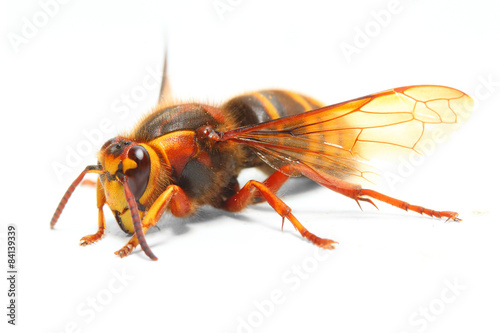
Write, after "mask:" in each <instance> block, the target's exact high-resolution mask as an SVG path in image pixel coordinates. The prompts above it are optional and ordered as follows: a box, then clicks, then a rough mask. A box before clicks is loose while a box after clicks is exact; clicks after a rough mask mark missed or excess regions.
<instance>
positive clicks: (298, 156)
mask: <svg viewBox="0 0 500 333" xmlns="http://www.w3.org/2000/svg"><path fill="white" fill-rule="evenodd" d="M472 106H473V100H472V98H471V97H469V96H468V95H466V94H465V93H463V92H461V91H459V90H456V89H453V88H449V87H443V86H432V85H421V86H407V87H400V88H395V89H391V90H387V91H383V92H380V93H377V94H373V95H368V96H365V97H361V98H357V99H354V100H351V101H347V102H343V103H339V104H335V105H331V106H325V107H323V108H320V109H316V110H312V111H308V112H305V113H302V114H298V115H294V116H290V117H284V118H280V119H276V120H272V121H268V122H265V123H261V124H257V125H253V126H248V127H242V128H238V129H235V130H231V131H228V132H226V133H224V135H223V137H222V140H232V141H236V142H240V143H245V144H247V145H248V146H250V147H251V148H252V149H253V150H254V151H255V152H256V153H257V155H259V156H260V157H261V158H262V159H263V160H264V161H266V163H268V164H269V165H271V166H272V167H274V168H275V169H278V168H280V167H281V166H283V165H284V164H294V163H301V164H306V165H308V166H309V167H312V168H314V169H317V170H320V171H322V172H326V173H327V174H329V175H332V176H334V177H337V178H340V179H344V180H351V181H358V182H360V181H362V180H366V181H369V182H374V179H375V178H376V177H375V178H374V177H372V176H373V175H375V174H376V173H377V170H376V169H375V168H373V167H372V166H370V165H369V164H367V163H366V162H367V161H370V160H372V159H386V160H391V159H392V158H394V157H395V156H400V155H401V154H407V153H409V152H412V151H414V152H417V153H422V152H423V151H424V150H425V149H424V148H425V145H426V144H429V140H433V141H436V138H437V137H442V136H443V135H446V134H447V133H449V132H450V131H452V130H453V129H455V128H456V127H457V125H458V124H460V123H461V122H463V121H464V120H465V119H466V118H468V116H469V115H470V112H471V111H472ZM290 176H294V175H293V174H292V175H290ZM351 178H353V179H351Z"/></svg>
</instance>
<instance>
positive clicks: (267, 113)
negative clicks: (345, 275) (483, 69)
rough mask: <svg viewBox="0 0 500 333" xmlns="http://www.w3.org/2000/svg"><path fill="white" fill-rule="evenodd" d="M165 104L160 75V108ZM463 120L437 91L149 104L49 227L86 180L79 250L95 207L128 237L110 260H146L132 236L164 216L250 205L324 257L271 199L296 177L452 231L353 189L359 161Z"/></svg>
mask: <svg viewBox="0 0 500 333" xmlns="http://www.w3.org/2000/svg"><path fill="white" fill-rule="evenodd" d="M167 95H168V82H167V81H166V75H165V73H164V82H163V84H162V94H161V96H160V100H163V99H164V98H165V96H167ZM167 97H168V96H167ZM471 108H472V99H471V98H470V97H469V96H467V95H466V94H464V93H463V92H461V91H458V90H456V89H453V88H448V87H442V86H408V87H401V88H396V89H391V90H387V91H384V92H381V93H378V94H374V95H369V96H365V97H361V98H358V99H354V100H351V101H348V102H344V103H340V104H336V105H331V106H322V105H321V104H320V103H319V102H317V101H315V100H314V99H312V98H310V97H307V96H304V95H301V94H296V93H293V92H289V91H280V90H264V91H259V92H254V93H249V94H245V95H241V96H237V97H235V98H233V99H231V100H230V101H228V102H226V103H225V104H223V105H222V106H219V107H215V106H209V105H204V104H196V103H190V104H181V105H169V104H165V103H163V102H160V103H159V105H158V106H157V107H156V108H155V110H154V111H153V112H152V113H150V114H149V115H148V116H146V117H145V118H144V119H143V120H142V121H141V122H140V123H139V124H138V125H137V127H136V128H135V129H134V130H133V131H132V132H131V133H130V134H129V135H126V136H118V137H116V138H113V139H111V140H108V141H107V142H106V143H104V145H103V146H102V148H101V150H100V151H99V153H98V155H97V159H98V163H97V165H91V166H88V167H86V168H85V170H84V171H83V172H82V173H81V174H80V176H79V177H78V178H77V179H76V180H75V181H74V182H73V183H72V185H71V186H70V188H69V189H68V190H67V192H66V194H65V195H64V197H63V199H62V200H61V202H60V203H59V206H58V207H57V209H56V212H55V213H54V216H53V217H52V221H51V227H54V225H55V223H56V222H57V220H58V218H59V216H60V214H61V212H62V210H63V208H64V206H65V205H66V202H67V200H68V199H69V197H70V195H71V193H72V192H73V191H74V189H75V188H76V186H77V185H78V184H79V183H80V182H81V181H82V180H83V178H84V176H85V174H87V173H97V174H98V175H99V178H98V181H97V208H98V213H99V215H98V231H97V233H95V234H93V235H89V236H85V237H83V238H82V239H81V243H80V244H81V245H88V244H91V243H94V242H96V241H97V240H99V239H100V238H101V237H102V236H103V235H104V230H105V220H104V213H103V207H104V205H105V204H107V205H108V206H109V208H110V209H111V211H112V212H113V214H114V216H115V218H116V221H117V222H118V224H119V225H120V227H121V228H122V230H123V231H125V232H127V233H129V234H132V235H133V236H132V238H131V239H130V241H129V242H128V243H127V244H126V245H125V246H124V247H123V248H122V249H120V250H119V251H117V252H115V254H117V255H119V256H120V257H124V256H127V255H128V254H129V253H130V252H131V251H132V250H133V249H134V248H135V247H136V246H137V245H140V246H141V248H142V249H143V250H144V252H145V253H146V254H147V255H148V256H149V257H150V258H151V259H153V260H156V259H157V258H156V257H155V255H154V254H153V253H152V251H151V249H150V248H149V246H148V244H147V242H146V240H145V238H144V234H145V233H146V231H147V230H148V229H149V228H150V227H152V226H154V225H155V224H156V223H157V222H158V220H159V219H160V217H161V216H162V214H163V213H164V212H165V211H170V212H171V213H172V214H173V215H175V216H179V217H182V216H188V215H189V214H192V213H193V212H195V211H196V210H197V208H198V207H200V206H202V205H212V206H214V207H217V208H221V209H225V210H228V211H232V212H237V211H240V210H242V209H243V208H245V207H246V206H248V205H249V204H253V203H257V202H260V201H267V202H268V203H269V204H270V205H271V206H272V208H274V210H275V211H276V212H277V213H278V214H279V215H280V216H281V217H282V218H283V221H284V220H285V219H288V220H289V221H290V222H291V223H292V224H293V225H294V227H295V228H296V229H297V230H298V231H299V232H300V234H301V235H302V236H304V237H305V238H306V239H308V240H310V241H311V242H312V243H314V244H315V245H317V246H320V247H322V248H328V249H333V248H334V246H335V243H336V242H334V241H332V240H329V239H323V238H319V237H317V236H315V235H314V234H312V233H310V232H309V231H308V230H307V229H306V228H305V227H304V226H303V225H302V224H300V222H299V221H298V220H297V219H296V218H295V216H294V215H293V214H292V213H291V209H290V208H289V207H288V206H287V205H286V204H285V203H284V202H283V201H282V200H281V199H279V198H278V197H277V196H276V194H275V193H276V192H277V190H278V189H279V188H280V187H281V186H282V185H283V184H284V183H285V182H286V180H287V179H288V178H289V177H294V176H305V177H308V178H310V179H312V180H313V181H315V182H317V183H318V184H321V185H323V186H325V187H327V188H329V189H331V190H333V191H335V192H338V193H340V194H343V195H345V196H348V197H350V198H352V199H354V200H355V201H356V202H357V203H358V204H359V202H360V201H366V202H369V203H372V204H374V203H373V201H372V199H377V200H380V201H382V202H386V203H389V204H391V205H393V206H396V207H399V208H401V209H405V210H412V211H415V212H418V213H421V214H426V215H429V216H432V217H438V218H447V219H452V220H455V221H459V220H460V219H459V218H458V214H457V213H455V212H451V211H435V210H431V209H427V208H423V207H420V206H415V205H410V204H408V203H406V202H404V201H401V200H398V199H395V198H392V197H389V196H386V195H384V194H381V193H379V192H376V191H374V190H370V189H365V188H363V187H362V186H361V185H359V183H361V182H363V181H365V180H370V178H371V176H372V175H373V174H374V172H375V171H374V169H373V168H372V167H370V166H369V165H368V164H367V163H366V161H368V160H370V159H371V158H374V157H377V158H383V157H385V156H393V155H394V154H399V153H405V152H408V151H412V150H414V151H418V148H419V144H420V143H422V142H423V141H424V139H425V138H427V137H428V136H429V135H430V133H432V129H433V128H435V127H438V128H440V129H443V128H446V127H447V126H450V127H451V125H453V124H456V123H457V122H458V121H459V116H460V114H461V113H465V112H468V111H469V110H470V109H471ZM269 166H271V167H272V168H273V169H274V172H273V173H272V174H271V175H270V176H269V177H268V178H267V179H266V180H264V181H263V182H259V181H255V180H251V181H249V182H247V183H246V184H245V185H244V186H243V187H242V188H240V186H239V184H238V180H237V177H238V174H239V172H240V171H241V170H242V169H244V168H250V167H260V168H266V167H267V168H269Z"/></svg>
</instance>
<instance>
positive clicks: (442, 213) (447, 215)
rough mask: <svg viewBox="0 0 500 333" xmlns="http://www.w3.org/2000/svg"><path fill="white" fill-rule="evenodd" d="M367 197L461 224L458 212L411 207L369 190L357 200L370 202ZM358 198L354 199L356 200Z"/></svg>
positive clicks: (360, 192)
mask: <svg viewBox="0 0 500 333" xmlns="http://www.w3.org/2000/svg"><path fill="white" fill-rule="evenodd" d="M366 197H372V198H374V199H377V200H380V201H382V202H385V203H388V204H390V205H392V206H395V207H398V208H401V209H404V210H406V211H409V210H411V211H414V212H417V213H420V214H425V215H428V216H431V217H437V218H443V217H445V218H447V220H453V221H455V222H460V221H461V219H460V218H459V217H458V213H456V212H451V211H436V210H433V209H429V208H425V207H422V206H416V205H411V204H409V203H407V202H405V201H402V200H399V199H396V198H392V197H389V196H387V195H385V194H382V193H380V192H377V191H373V190H369V189H361V190H360V191H359V193H358V194H357V197H356V198H357V199H359V200H364V201H369V200H370V199H368V198H366ZM356 198H354V199H355V200H356Z"/></svg>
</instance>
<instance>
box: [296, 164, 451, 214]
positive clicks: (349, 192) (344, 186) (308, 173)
mask: <svg viewBox="0 0 500 333" xmlns="http://www.w3.org/2000/svg"><path fill="white" fill-rule="evenodd" d="M293 169H295V170H296V171H298V172H300V173H302V175H304V176H305V177H308V178H310V179H312V180H314V181H315V182H317V183H318V184H321V185H323V186H325V187H327V188H329V189H331V190H333V191H335V192H337V193H340V194H343V195H345V196H347V197H349V198H351V199H354V200H356V202H357V203H358V204H359V201H366V202H369V203H371V204H373V205H374V206H375V204H374V203H373V202H372V200H371V199H370V198H373V199H377V200H379V201H382V202H385V203H388V204H390V205H392V206H395V207H398V208H401V209H404V210H406V211H408V210H411V211H414V212H417V213H420V214H426V215H428V216H431V217H437V218H443V217H445V218H447V219H448V220H450V219H452V220H453V221H456V222H458V221H460V219H459V218H458V213H455V212H451V211H436V210H432V209H428V208H424V207H422V206H416V205H411V204H409V203H407V202H405V201H402V200H399V199H396V198H392V197H389V196H387V195H385V194H382V193H380V192H377V191H374V190H370V189H364V188H361V186H359V185H356V184H352V183H349V182H346V181H343V180H340V179H337V178H335V177H332V176H329V175H327V174H324V173H322V172H320V171H316V170H314V169H313V168H310V167H308V166H307V165H305V164H300V165H294V166H293ZM375 207H376V206H375Z"/></svg>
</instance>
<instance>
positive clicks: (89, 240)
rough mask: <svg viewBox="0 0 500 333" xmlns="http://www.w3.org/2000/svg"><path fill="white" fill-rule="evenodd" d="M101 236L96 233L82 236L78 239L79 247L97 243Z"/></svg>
mask: <svg viewBox="0 0 500 333" xmlns="http://www.w3.org/2000/svg"><path fill="white" fill-rule="evenodd" d="M102 235H103V234H101V233H96V234H93V235H88V236H84V237H82V238H81V239H80V246H87V245H90V244H94V243H95V242H97V241H98V240H100V239H101V238H102Z"/></svg>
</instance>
